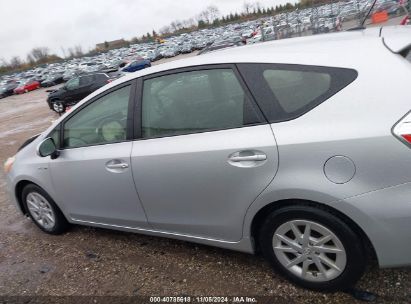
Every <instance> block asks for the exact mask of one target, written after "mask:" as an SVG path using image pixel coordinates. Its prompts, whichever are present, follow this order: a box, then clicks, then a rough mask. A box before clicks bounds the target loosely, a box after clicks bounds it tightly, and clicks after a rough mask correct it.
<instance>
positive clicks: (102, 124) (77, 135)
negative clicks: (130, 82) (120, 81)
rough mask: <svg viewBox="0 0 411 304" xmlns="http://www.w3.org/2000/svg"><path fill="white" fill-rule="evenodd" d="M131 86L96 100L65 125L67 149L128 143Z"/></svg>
mask: <svg viewBox="0 0 411 304" xmlns="http://www.w3.org/2000/svg"><path fill="white" fill-rule="evenodd" d="M129 97H130V86H126V87H123V88H121V89H118V90H116V91H114V92H111V93H109V94H107V95H104V96H103V97H101V98H99V99H97V100H95V101H94V102H93V103H91V104H90V105H88V106H86V107H85V108H83V109H81V110H80V111H79V112H77V113H75V114H74V116H72V117H70V118H69V119H68V120H67V121H66V122H65V123H64V141H63V145H64V147H65V148H78V147H83V146H90V145H97V144H108V143H114V142H120V141H124V140H126V135H127V134H126V133H127V132H126V130H127V115H128V103H129Z"/></svg>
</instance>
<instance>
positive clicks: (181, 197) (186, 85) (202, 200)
mask: <svg viewBox="0 0 411 304" xmlns="http://www.w3.org/2000/svg"><path fill="white" fill-rule="evenodd" d="M138 92H139V93H140V95H141V96H140V97H139V98H138V103H137V107H136V113H135V121H136V125H135V133H136V134H137V137H138V138H137V139H136V140H135V141H134V143H133V148H132V153H131V163H132V171H133V177H134V181H135V183H136V187H137V190H138V193H139V196H140V199H141V201H142V203H143V205H144V209H145V211H146V214H147V218H148V221H149V223H150V224H151V225H152V226H153V228H155V229H157V230H163V231H168V232H173V233H178V234H186V235H193V236H200V237H208V238H213V239H221V240H228V241H238V240H240V239H241V237H242V227H243V220H244V216H245V213H246V210H247V208H248V207H249V206H250V204H251V203H252V202H253V201H254V200H255V198H256V197H257V196H258V195H259V194H260V193H261V192H262V191H263V189H264V188H265V187H266V186H267V185H268V184H269V183H270V182H271V181H272V180H273V178H274V176H275V174H276V171H277V167H278V156H277V148H276V144H275V139H274V136H273V133H272V130H271V128H270V125H269V124H268V123H267V122H266V120H265V119H264V118H263V116H262V114H261V113H260V111H259V109H258V107H257V106H256V104H254V102H253V100H252V98H251V95H250V94H249V92H248V91H247V89H246V87H245V85H244V84H243V82H242V80H241V78H240V77H239V75H238V73H237V70H236V68H235V66H232V65H224V66H222V65H218V66H207V67H196V68H188V69H180V70H175V71H172V72H168V73H162V74H155V75H150V76H149V77H146V78H144V79H141V80H140V89H139V90H138Z"/></svg>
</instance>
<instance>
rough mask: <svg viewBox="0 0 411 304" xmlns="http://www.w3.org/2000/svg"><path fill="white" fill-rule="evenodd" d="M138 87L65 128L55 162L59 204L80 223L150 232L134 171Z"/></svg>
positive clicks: (100, 102) (76, 116)
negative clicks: (134, 106)
mask: <svg viewBox="0 0 411 304" xmlns="http://www.w3.org/2000/svg"><path fill="white" fill-rule="evenodd" d="M130 92H134V85H133V84H130V83H127V84H123V85H121V86H119V87H116V88H113V89H110V90H109V91H108V92H105V93H102V94H100V95H99V96H97V97H96V98H94V99H92V100H91V101H90V102H88V103H86V104H85V105H83V106H81V107H80V108H79V109H77V110H76V111H75V112H73V113H71V114H70V115H69V116H68V117H67V118H66V119H65V120H64V121H63V122H62V124H61V131H60V140H59V142H60V143H59V145H60V155H59V157H58V158H57V159H54V160H51V161H50V168H51V176H52V180H53V183H54V187H55V189H56V194H57V200H58V202H59V203H60V204H62V206H63V210H65V211H66V213H67V214H69V216H70V217H71V219H73V220H75V221H77V222H80V223H81V222H87V223H98V224H103V225H113V226H118V227H145V226H146V225H147V220H146V216H145V214H144V211H143V208H142V206H141V203H140V201H139V198H138V195H137V192H136V188H135V185H134V182H133V178H132V171H131V168H130V164H131V163H130V153H131V148H132V141H130V138H131V132H132V131H131V129H130V124H129V122H130V118H131V117H130V115H131V114H130V113H129V105H130V104H132V102H133V96H134V95H133V94H131V93H130Z"/></svg>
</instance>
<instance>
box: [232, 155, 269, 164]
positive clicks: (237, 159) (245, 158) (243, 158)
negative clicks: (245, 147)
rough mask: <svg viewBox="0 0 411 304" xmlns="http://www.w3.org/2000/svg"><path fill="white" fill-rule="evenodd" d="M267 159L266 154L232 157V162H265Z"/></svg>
mask: <svg viewBox="0 0 411 304" xmlns="http://www.w3.org/2000/svg"><path fill="white" fill-rule="evenodd" d="M266 159H267V155H265V154H257V155H249V156H231V157H230V161H232V162H243V161H263V160H266Z"/></svg>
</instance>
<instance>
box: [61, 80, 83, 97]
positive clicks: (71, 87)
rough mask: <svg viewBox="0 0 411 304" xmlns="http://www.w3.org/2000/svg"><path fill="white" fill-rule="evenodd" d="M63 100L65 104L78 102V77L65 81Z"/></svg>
mask: <svg viewBox="0 0 411 304" xmlns="http://www.w3.org/2000/svg"><path fill="white" fill-rule="evenodd" d="M64 87H65V92H64V96H63V99H64V100H65V101H67V102H74V101H79V99H78V89H79V87H80V77H74V78H72V79H70V80H69V81H67V83H66V85H65V86H64Z"/></svg>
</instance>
